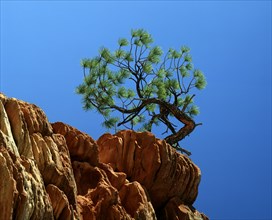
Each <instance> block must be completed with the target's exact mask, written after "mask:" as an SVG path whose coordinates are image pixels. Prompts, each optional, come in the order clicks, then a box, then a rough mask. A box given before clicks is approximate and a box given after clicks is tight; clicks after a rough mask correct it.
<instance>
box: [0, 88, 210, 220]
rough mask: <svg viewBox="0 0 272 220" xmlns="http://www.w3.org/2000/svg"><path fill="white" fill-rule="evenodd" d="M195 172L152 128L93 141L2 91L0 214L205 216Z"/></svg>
mask: <svg viewBox="0 0 272 220" xmlns="http://www.w3.org/2000/svg"><path fill="white" fill-rule="evenodd" d="M200 176H201V173H200V169H199V168H198V167H197V166H196V165H195V164H194V163H193V162H192V161H191V160H190V159H189V158H188V157H187V156H184V155H181V154H179V153H177V152H176V151H175V150H174V149H173V148H172V147H171V146H170V145H168V144H166V142H165V141H163V140H159V139H157V138H155V136H154V135H153V134H152V133H150V132H143V133H137V132H134V131H120V132H118V133H117V134H116V135H111V134H104V135H102V136H101V137H100V138H99V140H98V141H97V142H96V141H94V140H93V139H92V138H91V137H90V136H89V135H87V134H85V133H83V132H80V131H79V130H77V129H75V128H73V127H71V126H69V125H66V124H64V123H61V122H57V123H54V124H50V123H49V122H48V120H47V117H46V115H45V114H44V112H43V111H42V110H41V109H40V108H38V107H37V106H35V105H33V104H29V103H27V102H23V101H20V100H17V99H14V98H7V97H6V96H4V95H3V94H1V93H0V177H1V178H0V219H13V218H14V219H80V220H81V219H82V220H85V219H86V220H92V219H94V220H95V219H102V220H103V219H147V220H149V219H203V220H207V219H208V218H207V217H206V216H205V215H204V214H202V213H199V212H198V211H197V210H195V209H194V208H193V207H192V204H193V202H194V201H195V199H196V197H197V193H198V185H199V182H200ZM155 211H156V212H155Z"/></svg>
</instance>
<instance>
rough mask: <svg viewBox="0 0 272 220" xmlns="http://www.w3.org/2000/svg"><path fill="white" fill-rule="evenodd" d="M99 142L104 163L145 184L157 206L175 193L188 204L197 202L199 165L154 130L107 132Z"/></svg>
mask: <svg viewBox="0 0 272 220" xmlns="http://www.w3.org/2000/svg"><path fill="white" fill-rule="evenodd" d="M97 143H98V145H99V160H100V162H103V163H108V164H110V165H111V166H112V167H113V169H114V170H115V171H118V172H124V173H126V174H127V176H128V179H130V180H131V181H138V182H139V183H140V184H142V185H143V186H145V187H146V189H147V191H148V194H149V195H150V197H151V200H152V204H153V206H154V208H155V209H160V208H162V206H163V205H164V204H165V203H166V202H167V201H168V200H169V199H171V198H172V197H175V196H178V197H179V198H180V199H181V200H182V201H184V203H185V204H188V205H192V204H193V202H194V201H195V199H196V196H197V192H198V191H197V190H198V185H199V182H200V178H201V173H200V170H199V168H198V167H197V166H196V165H195V164H193V162H192V161H191V160H190V159H189V158H188V157H187V156H185V155H182V154H179V153H177V152H176V151H175V150H174V149H173V148H172V147H171V146H170V145H168V144H167V143H166V142H165V141H163V140H159V139H156V138H155V136H154V135H153V134H152V133H149V132H144V133H137V132H134V131H121V132H118V133H117V134H116V135H109V134H106V135H103V136H101V137H100V138H99V139H98V141H97Z"/></svg>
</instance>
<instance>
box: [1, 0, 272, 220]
mask: <svg viewBox="0 0 272 220" xmlns="http://www.w3.org/2000/svg"><path fill="white" fill-rule="evenodd" d="M136 28H144V29H146V30H147V31H149V33H151V34H152V36H153V38H154V40H155V43H154V44H156V45H160V46H161V47H162V49H163V50H164V51H166V50H168V48H169V47H173V48H179V47H180V46H182V45H187V46H189V47H190V48H191V54H192V57H193V63H194V66H195V67H197V68H199V69H201V70H202V71H203V72H204V74H205V76H206V78H207V81H208V86H207V88H206V89H205V90H203V91H202V92H201V93H199V94H198V95H197V97H196V98H195V102H196V104H197V105H198V106H199V107H200V111H201V113H200V115H199V116H197V117H196V121H197V122H203V126H201V127H197V129H196V130H195V132H194V133H193V134H192V135H191V136H190V137H188V138H186V139H185V140H184V141H183V142H182V145H183V146H184V147H185V148H187V149H189V150H190V151H192V153H193V155H192V157H191V158H192V160H193V161H194V162H195V163H196V164H197V165H198V166H199V167H200V168H201V170H202V181H201V184H200V188H199V196H198V199H197V201H196V203H195V207H196V208H197V209H199V210H200V211H203V212H204V213H206V214H207V215H208V216H209V217H210V219H226V220H227V219H230V220H231V219H244V220H245V219H247V220H250V219H252V220H253V219H254V220H255V219H271V1H218V2H217V1H192V2H189V1H148V2H145V1H3V0H2V1H1V77H0V91H1V92H3V93H4V94H6V95H7V96H9V97H16V98H18V99H22V100H25V101H28V102H31V103H34V104H36V105H38V106H40V107H41V108H42V109H43V110H44V111H45V113H46V114H47V116H48V118H49V120H50V121H51V122H55V121H63V122H65V123H68V124H70V125H72V126H75V127H77V128H78V129H79V130H81V131H84V132H87V133H88V134H90V135H91V136H92V137H93V138H94V139H97V138H98V137H99V136H100V135H102V134H103V133H104V132H105V129H104V128H103V127H101V126H100V123H102V117H100V116H99V115H98V114H97V113H96V112H84V111H83V110H82V108H81V97H80V96H78V95H76V94H75V87H76V86H77V85H79V84H80V83H81V81H82V79H83V73H82V69H81V67H80V60H81V59H82V58H85V57H93V56H95V55H97V51H98V49H99V48H100V47H101V46H103V45H104V46H107V47H109V48H112V49H115V46H116V43H117V40H118V39H119V38H120V37H129V34H130V30H131V29H136ZM158 136H159V137H160V134H158Z"/></svg>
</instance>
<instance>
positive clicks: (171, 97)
mask: <svg viewBox="0 0 272 220" xmlns="http://www.w3.org/2000/svg"><path fill="white" fill-rule="evenodd" d="M152 43H153V39H152V37H151V35H150V34H149V33H148V32H147V31H145V30H143V29H137V30H132V31H131V37H130V39H129V40H127V39H125V38H121V39H119V40H118V45H119V46H118V49H117V50H115V51H113V52H111V51H110V50H109V49H107V48H105V47H103V48H101V49H100V51H99V54H98V56H96V57H94V58H91V59H83V60H82V61H81V65H82V67H83V70H84V80H83V82H82V84H80V85H79V86H78V87H77V89H76V92H77V93H78V94H80V95H82V96H83V108H84V109H85V110H90V109H96V110H97V111H98V112H99V113H100V114H101V115H103V117H104V119H105V120H104V122H103V125H104V126H105V127H106V128H114V127H115V128H116V127H119V126H121V125H122V126H124V127H125V128H127V129H135V128H138V129H140V130H147V131H151V130H152V127H153V125H156V126H158V125H160V124H163V125H165V127H166V130H165V132H164V133H168V132H169V130H170V132H171V134H170V135H168V136H167V137H166V138H165V140H166V141H167V142H168V143H169V144H171V145H172V146H173V147H175V148H177V149H178V150H181V151H182V152H185V153H187V154H188V155H190V152H188V151H187V150H185V149H183V148H181V147H180V146H179V141H181V140H182V139H183V138H185V137H186V136H187V135H189V134H190V133H191V132H192V131H193V130H194V129H195V127H196V126H198V125H200V124H201V123H198V124H196V123H195V121H194V119H193V118H194V116H195V115H197V114H199V110H198V107H197V106H196V105H195V104H194V100H193V99H194V97H195V94H191V91H192V89H194V88H196V89H199V90H201V89H204V88H205V86H206V80H205V77H204V75H203V73H202V72H201V71H200V70H198V69H194V67H193V64H192V57H191V55H190V49H189V48H188V47H181V48H180V49H179V50H175V49H172V48H170V49H169V50H168V51H167V52H166V54H164V55H163V51H162V49H161V48H160V47H159V46H152ZM86 72H87V73H86ZM115 112H117V113H119V115H118V114H115ZM174 122H175V123H180V122H181V123H182V124H183V126H182V127H181V128H179V129H178V126H177V125H176V124H174Z"/></svg>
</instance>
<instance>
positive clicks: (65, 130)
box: [52, 122, 98, 166]
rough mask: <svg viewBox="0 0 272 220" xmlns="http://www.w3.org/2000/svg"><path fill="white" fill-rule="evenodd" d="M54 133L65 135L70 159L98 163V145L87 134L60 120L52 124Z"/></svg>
mask: <svg viewBox="0 0 272 220" xmlns="http://www.w3.org/2000/svg"><path fill="white" fill-rule="evenodd" d="M52 126H53V130H54V133H57V134H61V135H63V136H64V137H65V140H66V143H67V146H68V148H69V152H70V155H71V157H72V160H78V161H86V162H89V163H90V164H92V165H94V166H95V165H97V164H98V146H97V144H96V142H95V141H94V140H93V139H92V138H91V137H90V136H89V135H87V134H85V133H83V132H80V131H79V130H77V129H75V128H73V127H71V126H69V125H66V124H64V123H61V122H56V123H53V124H52Z"/></svg>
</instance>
